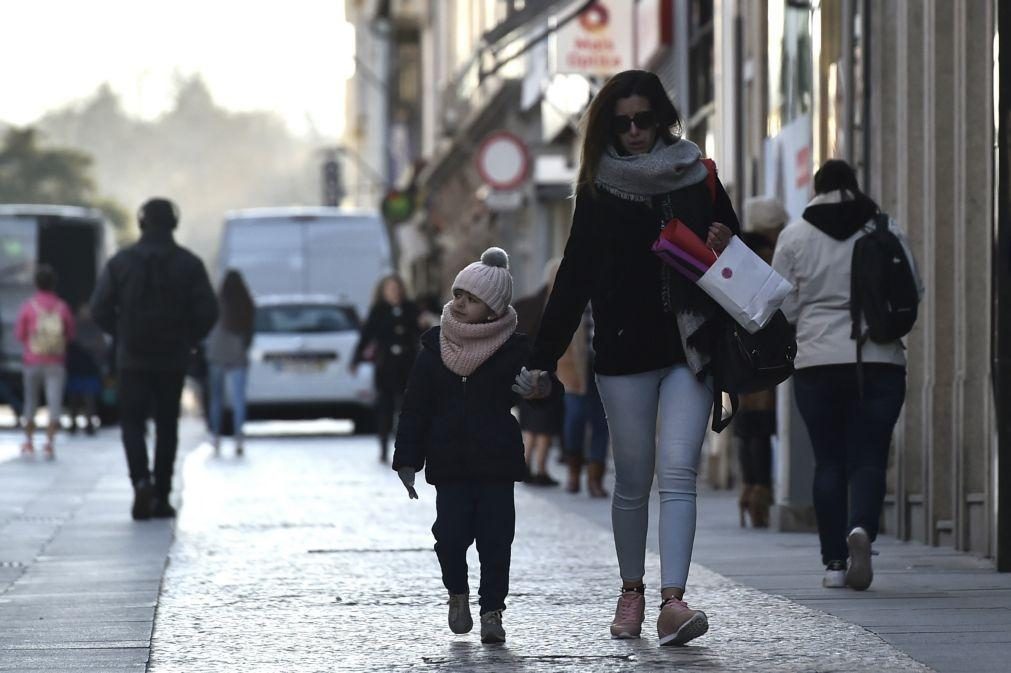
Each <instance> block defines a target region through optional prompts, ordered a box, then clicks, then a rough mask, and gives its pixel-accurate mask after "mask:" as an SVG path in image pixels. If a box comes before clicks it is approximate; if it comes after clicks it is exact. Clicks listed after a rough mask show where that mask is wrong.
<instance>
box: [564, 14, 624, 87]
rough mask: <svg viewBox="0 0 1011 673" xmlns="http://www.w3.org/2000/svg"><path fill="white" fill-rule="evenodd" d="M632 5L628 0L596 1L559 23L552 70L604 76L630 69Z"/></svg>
mask: <svg viewBox="0 0 1011 673" xmlns="http://www.w3.org/2000/svg"><path fill="white" fill-rule="evenodd" d="M634 6H635V5H634V3H632V2H629V1H628V0H597V2H594V3H593V4H592V5H590V6H589V7H587V8H586V9H585V10H583V12H582V13H580V15H579V16H578V17H577V18H575V19H573V20H572V21H570V22H568V23H567V24H565V25H564V26H562V27H561V28H560V29H559V30H558V37H557V42H556V46H557V58H556V63H555V66H556V67H555V71H556V72H561V73H573V74H578V75H600V76H605V77H606V76H610V75H613V74H615V73H617V72H621V71H622V70H628V69H629V68H632V67H633V65H632V64H633V61H634V51H635V40H634V36H633V17H632V10H633V8H634Z"/></svg>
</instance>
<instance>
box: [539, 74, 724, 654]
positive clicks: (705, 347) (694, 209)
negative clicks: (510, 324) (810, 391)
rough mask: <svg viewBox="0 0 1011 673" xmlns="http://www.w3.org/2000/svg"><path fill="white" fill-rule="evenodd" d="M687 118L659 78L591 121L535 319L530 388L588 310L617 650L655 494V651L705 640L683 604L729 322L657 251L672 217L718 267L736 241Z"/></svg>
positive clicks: (631, 88)
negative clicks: (613, 570) (604, 452)
mask: <svg viewBox="0 0 1011 673" xmlns="http://www.w3.org/2000/svg"><path fill="white" fill-rule="evenodd" d="M679 131H680V116H679V114H678V111H677V109H676V108H675V107H674V104H673V103H671V101H670V98H669V97H668V96H667V94H666V92H665V91H664V88H663V84H662V83H661V82H660V79H659V78H658V77H657V76H656V75H655V74H654V73H651V72H646V71H643V70H628V71H625V72H621V73H618V74H617V75H615V76H614V77H612V78H611V79H610V80H608V82H607V83H606V84H605V85H604V86H603V88H601V90H600V92H598V93H597V95H596V96H595V97H594V99H593V101H592V102H591V104H590V108H589V110H588V111H587V114H586V125H585V134H584V138H583V148H582V159H581V163H580V168H579V178H578V186H577V191H576V201H575V210H574V213H573V216H572V230H571V231H570V233H569V239H568V241H567V242H566V244H565V253H564V256H563V258H562V263H561V266H560V267H559V268H558V275H557V276H556V278H555V284H554V286H553V288H552V290H551V297H550V298H549V299H548V303H547V306H546V307H545V309H544V317H543V319H542V320H541V328H540V331H539V332H538V334H537V340H536V342H535V344H534V353H533V356H532V357H531V360H530V369H531V376H534V375H538V374H539V373H540V372H543V371H554V370H555V369H556V367H557V364H558V360H559V358H560V357H561V356H562V354H563V353H564V352H565V350H566V348H567V347H568V345H569V343H570V341H571V340H572V336H573V334H574V333H575V332H576V329H577V328H578V327H579V325H580V322H581V321H582V318H583V310H584V308H585V307H586V304H587V302H588V301H589V302H590V304H591V306H592V309H593V322H594V336H593V350H594V353H595V357H594V365H593V366H594V372H595V374H596V377H597V384H598V390H599V391H600V397H601V400H602V401H603V403H604V409H605V410H606V412H607V422H608V426H609V429H610V434H611V450H612V455H613V456H614V479H615V481H614V498H613V500H612V503H611V519H612V523H613V528H614V542H615V549H616V551H617V554H618V567H619V570H620V573H621V579H622V589H621V596H620V597H619V599H618V605H617V608H616V610H615V616H614V620H613V622H612V623H611V636H612V637H614V638H637V637H639V636H640V634H641V631H642V622H643V619H644V614H645V599H644V597H643V592H644V590H645V589H644V585H643V577H644V575H645V555H646V534H647V530H648V527H649V517H648V513H647V507H648V503H649V499H650V489H651V486H652V483H653V480H654V476H655V477H656V478H657V480H658V481H659V492H660V582H661V586H660V592H661V597H662V600H663V603H662V607H661V610H660V614H659V616H658V618H657V632H658V634H659V636H660V644H661V645H682V644H684V643H686V642H688V641H690V640H692V639H694V638H697V637H699V636H701V635H703V634H704V633H706V631H707V630H708V628H709V626H708V619H707V617H706V615H705V613H703V612H702V611H701V610H695V609H692V608H690V607H688V605H687V604H685V602H684V592H685V587H686V583H687V579H688V569H689V566H690V564H691V555H692V545H693V543H694V537H695V520H696V500H697V492H696V480H697V471H698V464H699V457H700V455H701V451H702V443H703V441H704V439H705V436H706V431H707V426H708V421H709V416H710V411H711V409H712V406H713V400H714V397H715V396H714V393H713V390H712V383H711V381H712V379H711V377H710V375H711V372H712V365H713V345H714V344H715V342H716V337H717V336H718V335H719V334H721V332H722V331H723V329H724V328H725V325H726V320H728V319H729V318H727V316H726V313H725V312H724V311H723V310H722V309H721V308H720V307H719V306H718V305H717V304H716V303H715V302H714V301H713V300H712V299H710V298H709V297H708V296H707V295H706V294H705V293H704V292H703V291H702V290H701V289H699V288H698V287H697V286H696V285H695V284H693V283H691V282H690V281H688V280H686V279H684V278H682V277H681V276H680V275H679V274H677V273H675V272H674V271H673V270H672V269H671V268H670V267H667V266H664V265H663V264H662V263H661V262H660V260H659V259H658V258H657V257H656V255H654V254H653V253H652V251H651V246H652V244H653V242H654V241H655V240H656V238H657V236H658V235H659V233H660V230H661V229H662V228H663V227H664V226H665V224H666V223H667V222H669V221H671V220H672V219H673V218H675V217H676V218H678V219H680V220H681V222H683V223H684V225H685V226H686V227H687V228H688V229H690V230H691V231H692V232H694V233H695V234H696V235H697V236H698V237H699V238H700V239H702V240H703V241H705V245H706V246H707V247H709V248H712V249H713V250H714V251H715V252H716V253H717V254H718V253H720V252H722V251H723V250H724V249H726V246H727V244H728V243H729V242H730V238H731V236H732V235H733V234H735V233H738V232H739V231H740V225H739V224H738V221H737V215H736V214H735V213H734V209H733V206H732V204H731V202H730V198H729V197H728V195H727V193H726V191H725V190H724V188H723V185H722V184H720V182H719V180H718V179H717V180H715V185H714V186H715V189H714V190H713V191H710V189H709V187H708V185H707V181H708V177H709V175H710V173H709V170H708V169H707V167H706V163H705V162H704V161H703V158H702V152H701V150H700V149H699V148H698V147H697V146H696V145H695V144H693V143H692V142H691V141H689V140H687V139H685V138H681V137H679V136H678V135H677V134H678V132H679Z"/></svg>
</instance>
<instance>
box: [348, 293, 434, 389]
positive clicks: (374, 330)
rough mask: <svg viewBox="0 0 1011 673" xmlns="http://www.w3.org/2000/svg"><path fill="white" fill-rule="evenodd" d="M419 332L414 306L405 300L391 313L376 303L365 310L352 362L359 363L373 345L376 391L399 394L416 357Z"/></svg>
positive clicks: (384, 304)
mask: <svg viewBox="0 0 1011 673" xmlns="http://www.w3.org/2000/svg"><path fill="white" fill-rule="evenodd" d="M420 333H421V328H420V327H418V306H417V304H415V303H414V302H411V301H405V302H403V303H401V304H400V311H399V312H395V311H394V310H393V307H392V306H391V305H389V304H387V303H386V302H385V301H380V302H377V303H375V304H373V306H372V308H371V309H369V315H368V318H367V319H366V320H365V324H364V325H363V326H362V333H361V336H360V337H359V339H358V345H357V346H356V347H355V354H354V357H353V358H352V362H353V363H354V364H356V365H357V364H359V363H361V362H362V361H363V360H364V359H365V350H366V348H368V347H369V346H374V347H375V353H374V356H373V362H374V363H375V385H376V388H377V389H382V390H388V391H390V392H391V393H397V394H399V393H402V392H403V391H404V386H405V385H407V377H408V375H409V374H410V371H411V365H412V364H413V363H414V358H415V357H416V356H417V354H418V337H419V336H420Z"/></svg>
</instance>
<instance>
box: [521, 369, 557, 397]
mask: <svg viewBox="0 0 1011 673" xmlns="http://www.w3.org/2000/svg"><path fill="white" fill-rule="evenodd" d="M512 390H513V392H514V393H516V394H517V395H519V396H520V397H522V398H523V399H526V400H539V399H541V398H544V397H547V396H548V395H550V394H551V377H549V376H548V373H547V372H545V371H541V370H540V369H535V370H533V371H529V370H528V369H527V368H526V367H524V368H523V369H521V370H520V373H519V374H517V375H516V383H514V384H513V386H512Z"/></svg>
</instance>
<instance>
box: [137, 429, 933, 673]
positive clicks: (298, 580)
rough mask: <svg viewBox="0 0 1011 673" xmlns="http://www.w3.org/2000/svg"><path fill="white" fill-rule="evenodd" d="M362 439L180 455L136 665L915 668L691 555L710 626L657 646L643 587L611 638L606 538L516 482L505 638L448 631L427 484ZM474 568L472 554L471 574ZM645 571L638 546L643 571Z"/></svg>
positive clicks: (612, 589) (692, 596)
mask: <svg viewBox="0 0 1011 673" xmlns="http://www.w3.org/2000/svg"><path fill="white" fill-rule="evenodd" d="M373 442H374V440H368V439H359V438H312V439H299V440H291V439H284V440H278V439H271V438H262V439H255V440H252V441H250V442H249V443H248V450H247V457H246V458H245V459H235V458H231V457H222V458H215V457H214V456H213V455H212V454H211V452H210V449H209V448H207V447H205V448H203V449H199V450H197V451H195V452H194V453H193V454H191V455H190V457H189V459H188V460H187V462H186V464H185V483H186V491H185V494H184V500H185V507H184V509H183V511H182V517H181V519H180V520H179V524H178V528H177V539H176V543H175V545H174V547H173V551H172V554H171V560H170V564H169V568H168V571H167V574H166V577H165V581H164V585H163V591H162V595H161V600H160V603H159V606H158V613H157V618H156V624H155V632H154V641H153V651H152V661H151V665H150V668H149V670H150V671H153V672H155V673H172V672H180V673H181V672H186V673H197V672H198V671H225V670H228V671H244V672H252V671H282V670H284V671H293V670H297V671H392V670H398V671H401V670H406V671H410V670H419V671H420V670H425V671H432V670H436V671H441V670H445V671H475V672H481V671H503V670H510V671H512V670H515V671H531V672H539V671H633V670H634V671H651V670H665V671H676V670H706V671H788V672H791V671H797V672H801V671H842V670H846V671H857V670H873V671H926V670H928V669H926V668H925V667H924V666H922V665H921V664H918V663H916V662H914V661H913V660H911V659H910V658H909V657H907V656H906V655H904V654H902V653H901V652H899V651H898V650H896V649H895V648H893V647H892V646H890V645H887V644H886V643H884V642H883V641H882V640H881V639H879V638H878V637H877V636H874V635H872V634H870V633H869V632H867V631H866V630H864V629H862V628H860V627H857V626H854V625H851V624H849V623H847V622H845V621H842V620H840V619H838V618H836V617H832V616H830V615H826V614H824V613H821V612H816V611H813V610H810V609H808V608H805V607H802V606H800V605H798V604H796V603H794V602H792V601H789V600H787V599H785V598H780V597H773V596H770V595H768V594H764V593H761V592H759V591H756V590H753V589H749V588H747V587H745V586H742V585H740V584H738V583H736V582H733V581H731V580H728V579H727V578H725V577H723V576H721V575H718V574H716V573H714V572H711V571H709V570H707V569H705V568H704V567H702V566H700V565H698V564H696V565H694V566H693V568H692V575H691V577H690V580H689V582H690V587H689V594H688V599H689V600H690V602H691V603H692V604H693V605H696V606H698V607H700V608H703V609H705V610H706V612H707V613H708V615H709V619H710V624H711V628H710V632H709V634H707V635H706V636H704V637H703V638H701V639H699V640H697V641H694V643H693V644H692V645H691V646H689V647H684V648H659V647H657V644H656V635H655V630H654V629H653V625H654V622H655V618H656V607H657V606H656V604H657V603H658V602H659V601H658V599H657V597H656V595H655V593H652V592H651V593H650V594H648V611H647V622H646V624H645V629H644V632H645V633H646V635H647V637H646V638H643V639H642V640H639V641H613V640H610V639H609V638H608V635H607V626H608V623H609V621H610V618H611V616H612V611H613V608H614V603H615V598H616V589H617V581H616V577H617V569H616V562H615V558H614V550H613V542H612V539H611V536H610V534H609V533H608V531H606V530H604V529H602V528H601V527H600V526H598V525H591V524H589V523H588V522H587V521H586V520H585V519H584V518H582V517H580V516H579V515H577V514H575V513H572V512H568V511H564V510H562V509H561V508H558V507H556V506H553V505H552V504H551V503H550V502H547V501H545V500H544V499H542V498H538V497H536V496H534V495H531V494H530V492H529V491H527V490H525V489H523V488H518V489H517V521H518V525H517V535H516V543H515V545H514V547H513V565H512V568H513V571H512V586H511V595H510V598H509V608H508V610H507V611H506V613H505V626H506V629H507V631H508V642H507V643H506V644H505V645H504V646H482V645H481V644H480V640H479V637H478V634H477V632H476V631H475V632H473V633H471V634H468V635H465V636H456V635H453V634H451V633H450V632H449V630H448V628H447V626H446V605H445V600H446V598H445V592H444V590H443V588H442V586H441V583H440V581H439V572H438V562H437V560H436V558H435V554H434V553H433V551H432V537H431V533H430V531H429V528H430V526H431V524H432V521H433V520H434V502H435V493H434V490H432V489H431V488H429V487H427V486H423V487H422V488H420V489H419V492H420V495H421V499H420V500H418V501H410V500H408V498H407V497H406V494H405V492H404V490H403V487H402V486H401V485H400V483H399V481H397V479H396V475H395V474H394V473H393V472H392V471H391V470H389V469H388V468H387V467H386V466H381V465H379V464H377V463H376V462H375V448H374V446H373ZM226 455H227V452H226ZM601 506H606V505H605V504H601ZM477 568H478V565H477V559H476V554H475V553H474V552H473V550H472V562H471V577H472V586H473V587H476V584H477V581H476V579H477V575H476V573H477ZM658 576H659V569H658V558H657V557H656V555H654V554H650V555H649V557H648V560H647V584H650V579H652V578H657V577H658ZM655 581H656V580H655V579H653V583H654V585H655ZM651 589H653V590H654V591H655V586H654V587H651ZM472 598H473V602H474V606H473V607H474V610H475V613H476V608H477V606H476V596H474V597H472Z"/></svg>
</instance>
